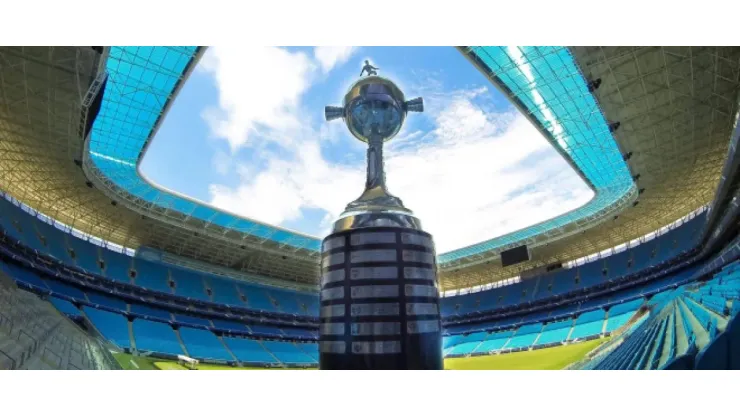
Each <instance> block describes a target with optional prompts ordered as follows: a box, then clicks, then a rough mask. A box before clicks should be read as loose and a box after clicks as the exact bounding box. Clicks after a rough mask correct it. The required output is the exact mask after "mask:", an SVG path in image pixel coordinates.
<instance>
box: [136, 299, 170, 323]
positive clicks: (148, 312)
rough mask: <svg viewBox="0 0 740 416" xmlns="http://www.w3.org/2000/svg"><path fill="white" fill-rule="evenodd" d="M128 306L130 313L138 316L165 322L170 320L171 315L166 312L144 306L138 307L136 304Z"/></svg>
mask: <svg viewBox="0 0 740 416" xmlns="http://www.w3.org/2000/svg"><path fill="white" fill-rule="evenodd" d="M130 306H131V312H132V313H138V314H140V315H144V316H149V317H153V318H160V319H166V320H167V321H171V320H172V315H171V314H170V312H169V311H167V310H164V309H160V308H155V307H151V306H146V305H140V304H138V303H132V304H131V305H130Z"/></svg>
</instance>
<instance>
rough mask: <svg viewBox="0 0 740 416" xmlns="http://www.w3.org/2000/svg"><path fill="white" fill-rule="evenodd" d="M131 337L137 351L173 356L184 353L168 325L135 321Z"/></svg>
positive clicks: (143, 320)
mask: <svg viewBox="0 0 740 416" xmlns="http://www.w3.org/2000/svg"><path fill="white" fill-rule="evenodd" d="M133 335H134V341H135V342H136V349H137V350H139V351H151V352H158V353H162V354H168V355H174V356H177V355H179V354H184V353H185V351H184V350H183V349H182V346H181V344H180V340H179V339H178V338H177V334H176V333H175V331H174V330H173V329H172V327H171V326H170V325H169V324H165V323H162V322H155V321H149V320H146V319H135V320H134V322H133Z"/></svg>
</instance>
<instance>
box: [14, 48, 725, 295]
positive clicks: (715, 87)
mask: <svg viewBox="0 0 740 416" xmlns="http://www.w3.org/2000/svg"><path fill="white" fill-rule="evenodd" d="M460 49H461V51H462V52H463V53H464V54H465V55H466V56H467V57H468V58H469V59H470V60H471V62H473V64H474V65H476V67H478V69H480V70H481V71H482V72H483V73H484V74H485V75H486V76H488V77H489V79H491V81H492V82H493V83H494V85H496V86H497V87H499V88H500V89H501V90H502V91H503V92H505V93H506V94H507V95H508V96H509V97H510V98H511V99H512V101H513V102H514V103H515V105H517V106H518V107H519V108H520V110H521V111H522V113H524V114H525V115H526V116H527V117H529V118H530V120H531V121H532V122H533V123H534V125H535V126H537V127H538V128H539V130H540V131H541V132H542V133H543V135H544V136H545V137H546V138H547V139H548V140H549V141H550V142H551V143H552V144H553V146H554V147H555V148H556V149H557V150H558V151H559V152H560V153H561V154H562V155H563V156H564V157H565V158H566V159H567V160H568V161H569V163H571V165H572V166H573V167H574V168H575V169H576V171H577V172H578V173H579V174H580V175H581V176H582V177H583V178H584V179H585V181H586V182H587V183H588V184H589V185H590V186H591V187H592V189H593V190H594V191H595V196H594V198H593V199H592V200H591V201H590V202H589V203H587V204H586V205H584V206H583V207H580V208H578V209H576V210H573V211H571V212H569V213H566V214H564V215H561V216H559V217H556V218H554V219H551V220H548V221H545V222H542V223H540V224H536V225H534V226H532V227H527V228H525V229H523V230H519V231H516V232H514V233H510V234H507V235H505V236H501V237H497V238H493V239H491V240H488V241H485V242H481V243H479V244H475V245H472V246H469V247H465V248H462V249H458V250H454V251H452V252H449V253H444V254H441V255H440V257H439V260H440V267H441V269H442V287H443V289H451V288H456V287H466V286H472V285H476V284H482V283H488V282H490V281H493V280H498V279H502V278H505V277H510V276H512V275H515V274H518V273H519V272H520V271H521V270H523V269H526V268H531V267H535V266H538V265H543V264H548V263H551V262H553V261H565V260H569V259H574V258H577V257H580V256H583V255H586V254H591V253H593V252H595V251H599V250H601V249H605V248H608V247H611V246H614V245H617V244H620V243H623V242H625V241H628V240H630V239H632V238H635V237H638V236H640V235H644V234H646V233H648V232H650V231H652V230H655V229H657V228H659V227H661V226H663V225H665V224H667V223H670V222H671V221H673V220H675V219H677V218H679V217H681V216H683V215H685V214H687V213H689V212H690V211H692V210H694V209H696V208H698V207H699V206H701V205H703V204H706V203H707V202H709V200H710V199H711V195H712V192H713V190H714V187H715V186H716V183H717V178H718V175H719V171H720V169H721V165H722V159H723V157H724V152H725V151H726V145H727V142H728V140H729V135H730V129H731V128H732V123H733V122H734V115H735V112H736V111H737V99H736V98H737V86H738V50H737V49H738V48H686V49H685V50H680V49H677V50H675V51H673V50H670V49H669V48H659V47H658V48H570V49H569V48H562V47H561V48H499V47H464V48H460ZM202 53H203V48H199V47H148V48H144V47H112V48H105V49H104V50H103V53H102V54H98V53H97V52H95V51H94V50H93V49H91V48H2V49H0V59H2V60H0V65H2V72H1V73H0V76H2V78H1V79H0V81H2V84H0V86H2V87H3V91H4V94H3V96H2V100H3V103H2V105H1V106H0V111H2V113H4V114H2V117H1V118H0V120H4V121H0V122H2V124H0V138H2V139H3V140H2V143H3V144H2V147H1V148H0V149H1V150H0V152H2V153H1V155H2V157H0V163H1V164H2V165H0V166H2V170H3V172H8V173H9V174H10V176H8V179H7V180H3V182H2V183H0V186H2V189H3V190H4V191H7V192H8V193H10V194H11V195H13V196H15V197H16V198H18V199H19V200H21V201H23V202H24V203H26V204H28V205H30V206H31V207H33V208H35V209H38V210H39V211H41V212H43V213H44V214H46V215H49V216H50V217H52V218H56V219H57V220H59V221H61V222H63V223H65V224H69V225H71V226H73V227H75V228H77V229H79V230H81V231H84V232H87V233H89V234H92V235H95V236H99V237H100V238H103V239H105V240H109V241H112V242H114V243H117V244H121V245H124V246H129V247H139V246H149V247H154V248H158V249H161V250H164V251H166V252H168V253H173V254H176V255H178V258H177V259H176V261H181V262H182V261H185V260H184V259H197V260H201V261H204V262H206V263H209V264H211V265H216V266H223V267H226V268H228V269H236V270H241V271H244V272H247V273H256V274H261V275H265V276H269V277H274V278H278V279H281V280H283V281H294V282H306V283H309V284H311V283H315V281H316V278H317V265H318V248H319V239H317V238H315V237H311V236H306V235H302V234H298V233H295V232H292V231H288V230H284V229H281V228H279V227H275V226H271V225H267V224H263V223H260V222H258V221H254V220H250V219H246V218H240V217H238V216H235V215H232V214H228V213H226V212H223V211H221V210H218V209H216V208H213V207H209V206H207V205H205V204H203V203H200V202H197V201H194V200H192V199H190V198H188V197H185V196H183V195H178V194H175V193H173V192H171V191H168V190H165V189H161V188H159V187H157V186H156V185H154V184H151V183H149V182H148V181H147V180H146V179H145V178H143V176H141V175H140V173H139V171H138V164H139V162H140V161H141V159H142V156H143V154H144V152H145V151H146V147H147V145H148V143H149V142H150V141H151V140H152V139H153V138H154V137H155V135H156V130H157V127H158V126H159V123H160V122H161V120H162V119H163V117H164V116H165V115H166V113H167V109H168V108H169V105H170V104H171V102H172V100H173V99H174V97H175V96H176V95H177V92H178V91H179V88H180V86H181V85H182V83H183V82H185V80H186V79H187V76H188V74H189V72H190V71H191V70H192V69H193V67H194V66H195V64H196V63H197V61H198V59H199V58H200V56H201V55H202ZM686 56H689V57H688V58H687V57H686ZM103 73H107V74H108V78H107V87H106V92H105V96H104V99H103V102H102V106H101V108H100V113H99V115H98V118H97V120H96V122H95V124H94V126H93V129H92V133H91V135H90V138H89V140H87V141H84V142H83V140H82V138H81V137H80V134H79V125H80V123H84V121H85V120H84V114H85V112H84V111H82V110H83V109H84V105H83V104H84V102H85V96H86V94H87V93H88V89H89V87H90V86H91V85H94V84H95V80H96V79H97V80H98V81H100V80H101V78H100V74H103ZM597 78H601V80H602V85H601V87H600V88H599V89H598V90H597V91H596V92H595V93H594V94H591V93H590V92H589V89H588V86H587V82H588V80H594V79H597ZM679 78H680V79H679ZM711 80H714V81H713V82H712V81H711ZM617 121H619V123H620V127H619V129H618V130H617V131H616V132H614V133H611V132H610V129H609V124H610V123H613V122H617ZM614 139H616V141H615V140H614ZM628 152H632V154H633V157H631V158H630V159H629V160H627V162H626V163H625V160H624V159H623V155H624V154H626V153H628ZM75 159H77V160H81V161H82V167H83V169H79V167H78V166H76V165H75V163H74V160H75ZM637 173H639V174H640V179H639V181H637V185H636V184H635V182H634V181H633V176H634V175H635V174H637ZM679 173H680V174H679ZM88 181H89V182H88ZM643 188H644V189H645V193H644V194H642V195H639V201H640V204H639V205H638V206H637V207H634V208H633V207H632V205H633V203H634V201H635V200H636V199H637V198H638V193H639V191H638V190H639V189H643ZM101 191H102V192H101ZM111 201H115V203H112V202H111ZM119 203H120V205H123V206H118V204H119ZM617 215H619V217H618V219H616V220H614V218H615V217H616V216H617ZM522 243H527V244H529V245H530V247H532V248H533V250H532V254H533V260H532V261H530V262H527V263H525V264H522V265H517V266H514V267H509V268H506V269H503V268H501V267H500V265H497V264H496V262H495V261H493V260H495V259H496V257H497V255H498V253H500V251H501V250H502V249H505V248H507V247H512V246H515V245H518V244H522ZM171 260H172V259H171Z"/></svg>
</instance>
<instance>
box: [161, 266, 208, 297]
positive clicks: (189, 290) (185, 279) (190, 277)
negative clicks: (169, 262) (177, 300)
mask: <svg viewBox="0 0 740 416" xmlns="http://www.w3.org/2000/svg"><path fill="white" fill-rule="evenodd" d="M170 273H171V276H172V280H174V281H175V293H176V294H178V295H180V296H185V297H189V298H193V299H198V300H203V301H210V300H211V298H210V297H209V296H208V293H207V292H206V285H205V283H204V282H203V274H201V273H198V272H191V271H187V270H184V269H179V268H177V269H175V268H173V269H171V270H170Z"/></svg>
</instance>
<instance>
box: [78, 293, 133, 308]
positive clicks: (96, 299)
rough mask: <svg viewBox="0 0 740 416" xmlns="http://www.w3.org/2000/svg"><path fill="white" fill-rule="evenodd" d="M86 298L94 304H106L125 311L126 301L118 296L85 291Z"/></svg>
mask: <svg viewBox="0 0 740 416" xmlns="http://www.w3.org/2000/svg"><path fill="white" fill-rule="evenodd" d="M87 298H88V299H89V300H90V302H92V303H94V304H96V305H102V306H107V307H109V308H113V309H118V310H120V311H123V312H126V309H127V308H126V302H125V301H123V300H121V299H119V298H114V297H111V296H106V295H102V294H99V293H96V292H92V291H91V292H88V293H87Z"/></svg>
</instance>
